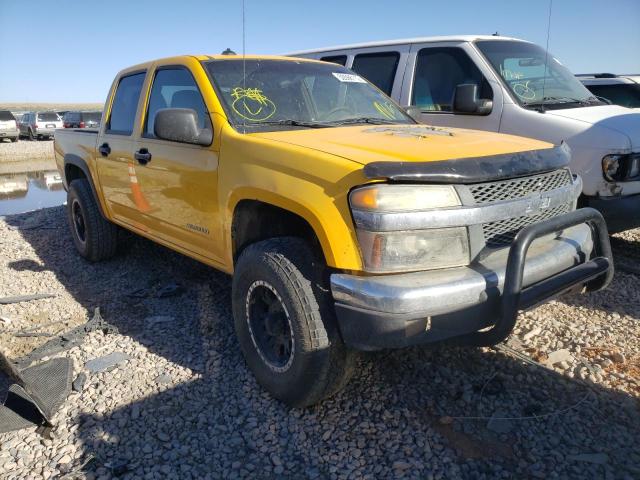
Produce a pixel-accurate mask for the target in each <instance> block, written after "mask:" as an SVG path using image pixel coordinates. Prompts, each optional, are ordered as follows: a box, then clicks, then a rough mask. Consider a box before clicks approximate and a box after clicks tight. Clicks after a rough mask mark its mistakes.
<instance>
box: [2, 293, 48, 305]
mask: <svg viewBox="0 0 640 480" xmlns="http://www.w3.org/2000/svg"><path fill="white" fill-rule="evenodd" d="M55 296H56V294H55V293H34V294H33V295H16V296H13V297H0V305H9V304H10V303H20V302H30V301H32V300H41V299H43V298H51V297H55Z"/></svg>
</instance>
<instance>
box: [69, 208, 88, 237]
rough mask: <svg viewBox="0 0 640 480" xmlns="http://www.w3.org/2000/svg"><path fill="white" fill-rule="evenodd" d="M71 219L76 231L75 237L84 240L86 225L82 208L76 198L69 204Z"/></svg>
mask: <svg viewBox="0 0 640 480" xmlns="http://www.w3.org/2000/svg"><path fill="white" fill-rule="evenodd" d="M71 220H72V221H73V228H74V230H75V232H76V237H77V238H78V240H80V241H81V242H82V243H84V242H85V241H86V233H87V227H86V224H85V221H84V215H83V213H82V208H81V207H80V203H78V201H77V200H74V201H73V203H72V204H71Z"/></svg>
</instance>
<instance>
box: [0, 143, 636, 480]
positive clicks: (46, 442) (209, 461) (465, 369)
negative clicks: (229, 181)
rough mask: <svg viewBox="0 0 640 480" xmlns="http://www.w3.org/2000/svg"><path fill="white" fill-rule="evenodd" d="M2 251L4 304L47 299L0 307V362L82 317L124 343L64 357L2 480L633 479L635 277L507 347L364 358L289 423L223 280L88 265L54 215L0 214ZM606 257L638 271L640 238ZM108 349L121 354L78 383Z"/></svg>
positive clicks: (562, 310)
mask: <svg viewBox="0 0 640 480" xmlns="http://www.w3.org/2000/svg"><path fill="white" fill-rule="evenodd" d="M3 146H4V145H3ZM0 242H1V243H0V246H1V249H0V252H1V256H0V278H2V279H3V280H2V282H1V283H0V296H5V295H13V294H18V293H20V294H25V293H40V292H53V293H56V294H57V296H56V297H55V298H51V299H46V300H37V301H33V302H27V303H21V304H17V305H12V306H0V315H2V316H3V317H9V318H10V319H11V320H10V322H9V323H4V324H1V325H0V328H2V329H4V332H3V333H2V334H1V336H0V342H1V343H0V346H1V348H2V350H3V351H5V352H7V353H8V354H9V356H11V357H13V358H17V357H19V356H21V355H23V354H24V353H26V352H27V351H29V350H30V349H32V348H34V347H35V346H37V345H38V344H39V343H42V341H44V340H46V339H44V340H43V339H42V338H33V339H29V338H27V339H25V338H15V337H14V336H13V334H12V333H8V332H9V331H11V332H15V331H16V330H24V329H28V328H32V327H33V326H36V325H38V324H47V323H51V322H61V323H56V324H54V325H52V326H49V327H43V328H42V329H41V330H39V331H49V332H51V333H55V332H56V331H57V330H58V329H61V330H62V329H68V328H71V327H73V326H75V325H78V324H79V323H81V322H83V321H85V320H86V319H87V318H88V317H90V315H91V312H93V309H94V308H95V307H100V309H101V312H102V315H103V317H104V318H105V319H106V320H107V321H109V322H110V323H111V324H113V325H115V326H116V327H117V328H118V329H119V332H120V333H119V334H108V335H104V334H103V333H101V332H94V333H91V334H90V335H89V336H88V337H87V338H86V339H85V341H84V342H83V343H82V344H81V345H80V346H77V347H75V348H73V349H72V350H69V351H67V352H65V353H64V354H63V355H65V356H68V357H70V358H72V359H73V362H74V366H75V367H74V368H75V374H78V373H81V372H84V373H86V374H87V376H88V379H87V381H86V384H85V386H84V389H83V390H82V391H81V392H79V393H76V392H74V393H72V394H71V395H70V396H69V398H68V400H67V402H66V403H65V405H64V406H63V408H62V409H61V410H60V411H59V412H58V413H57V415H56V417H55V424H56V427H55V429H54V431H53V435H52V438H51V439H46V438H43V437H42V436H40V435H39V434H37V433H36V432H35V429H25V430H21V431H18V432H12V433H8V434H3V435H0V444H1V446H0V478H7V479H9V478H11V479H13V478H15V479H27V478H113V477H119V478H127V479H138V478H258V479H260V478H274V477H277V478H323V479H324V478H331V479H343V478H344V479H346V478H372V479H373V478H376V479H377V478H394V477H395V478H400V477H405V478H420V479H432V478H456V479H457V478H473V479H478V478H487V479H489V478H491V479H493V478H514V479H523V478H558V479H560V478H576V479H585V478H598V479H600V478H606V479H634V478H640V447H638V439H639V438H640V415H639V413H640V412H639V402H638V399H639V397H640V359H639V357H638V352H640V348H639V346H640V345H639V344H640V340H639V339H640V335H639V334H640V322H639V320H638V319H640V276H637V275H634V274H630V273H625V272H622V271H620V272H618V273H617V274H616V277H615V280H614V283H613V284H612V286H611V287H610V288H609V289H608V290H607V291H605V292H599V293H596V294H592V295H590V296H566V297H563V298H561V299H559V300H558V301H555V302H552V303H550V304H547V305H544V306H542V307H539V308H537V309H535V310H533V311H531V312H528V313H526V314H523V315H521V317H520V321H519V324H518V329H517V330H516V331H515V332H514V335H512V337H511V339H510V340H509V341H508V344H507V345H508V348H507V349H500V350H493V349H478V348H475V349H474V348H469V349H462V348H413V349H406V350H401V351H389V352H379V353H374V354H367V355H365V356H363V358H362V360H361V363H360V366H359V368H358V369H357V374H356V375H355V377H354V379H353V380H352V382H351V383H350V384H349V385H348V387H347V388H346V389H345V390H344V391H343V392H341V393H339V394H337V395H336V396H335V397H334V398H332V399H329V400H327V401H325V402H323V403H322V404H320V405H317V406H315V407H312V408H309V409H305V410H297V409H289V408H287V407H285V406H283V405H282V404H280V403H279V402H277V401H274V400H273V399H271V398H270V397H269V396H268V395H267V394H266V393H264V391H262V390H261V389H260V387H259V386H257V385H256V382H255V380H254V378H253V376H252V375H251V373H250V372H249V371H248V370H247V368H246V366H245V364H244V361H243V359H242V356H241V354H240V351H239V347H238V344H237V342H236V339H235V336H234V333H233V325H232V320H231V316H230V311H231V308H230V302H229V297H230V279H229V277H227V276H225V275H223V274H220V273H217V272H215V271H212V270H211V269H209V268H207V267H205V266H203V265H200V264H198V263H196V262H195V261H192V260H190V259H187V258H185V257H183V256H180V255H178V254H175V253H173V252H170V251H168V250H166V249H164V248H162V247H160V246H157V245H155V244H153V243H151V242H149V241H146V240H143V239H137V238H134V239H129V240H128V241H127V242H126V248H123V251H122V252H121V254H120V255H119V256H118V257H117V258H116V259H114V260H111V261H109V262H105V263H101V264H97V265H92V264H88V263H86V262H85V261H83V260H81V259H80V258H79V257H78V256H77V255H76V254H75V251H74V250H73V246H72V243H71V240H70V237H69V236H68V234H67V230H66V223H65V217H64V210H63V207H58V208H51V209H47V210H41V211H38V212H34V213H31V214H23V215H15V216H11V217H6V218H5V219H4V220H3V221H0ZM615 245H616V252H617V253H620V252H622V253H624V254H625V255H627V256H633V255H635V254H636V253H635V252H637V255H638V258H640V231H632V232H628V233H627V234H624V235H620V236H618V237H617V238H616V239H615ZM176 284H177V285H178V286H179V287H180V288H176ZM167 291H168V292H170V293H174V295H172V296H168V297H163V296H162V293H163V292H165V293H166V292H167ZM114 352H121V353H123V354H125V355H126V356H127V357H128V358H126V359H125V360H124V361H123V362H122V363H121V364H120V365H118V366H117V367H115V368H114V369H111V370H108V371H103V372H100V373H90V372H88V371H87V369H86V367H85V363H86V362H87V361H88V360H91V359H94V358H97V357H102V356H104V355H107V354H110V353H114ZM527 358H532V359H535V360H537V361H539V362H541V363H543V364H545V365H546V366H544V367H541V366H538V365H532V364H531V363H527V362H526V361H525V360H526V359H527ZM0 380H2V379H0ZM0 388H2V381H0ZM5 388H6V387H5ZM91 458H93V460H92V461H90V462H89V463H88V464H87V465H86V466H85V467H84V470H82V471H81V469H80V467H81V466H82V465H83V464H84V463H86V462H87V460H90V459H91ZM65 475H66V476H65Z"/></svg>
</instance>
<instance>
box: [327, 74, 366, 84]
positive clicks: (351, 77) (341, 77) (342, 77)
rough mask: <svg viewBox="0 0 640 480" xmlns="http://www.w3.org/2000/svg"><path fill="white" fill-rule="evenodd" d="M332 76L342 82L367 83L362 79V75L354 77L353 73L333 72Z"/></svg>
mask: <svg viewBox="0 0 640 480" xmlns="http://www.w3.org/2000/svg"><path fill="white" fill-rule="evenodd" d="M331 74H332V75H333V76H334V77H336V78H337V79H338V80H340V81H341V82H350V83H367V81H366V80H365V79H364V78H362V77H361V76H360V75H354V74H352V73H338V72H331Z"/></svg>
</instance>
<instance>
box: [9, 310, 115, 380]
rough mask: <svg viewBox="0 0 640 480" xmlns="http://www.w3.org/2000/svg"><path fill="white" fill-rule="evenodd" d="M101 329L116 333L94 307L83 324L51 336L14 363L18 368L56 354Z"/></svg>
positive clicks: (105, 331)
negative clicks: (91, 314) (91, 315)
mask: <svg viewBox="0 0 640 480" xmlns="http://www.w3.org/2000/svg"><path fill="white" fill-rule="evenodd" d="M95 331H101V332H102V333H104V334H105V335H108V334H112V333H118V329H117V328H116V327H115V326H113V325H111V324H109V323H107V321H105V320H104V318H102V315H100V308H96V309H95V311H94V313H93V318H92V319H91V320H89V321H88V322H86V323H85V324H83V325H80V326H78V327H76V328H74V329H72V330H69V331H68V332H66V333H63V334H62V335H59V336H57V337H54V338H52V339H51V340H49V341H47V342H46V343H44V344H43V345H41V346H40V347H38V348H36V349H34V350H33V351H32V352H31V353H29V354H28V355H25V356H24V357H22V358H20V359H19V360H18V361H16V362H15V365H16V366H17V367H18V368H20V367H22V368H24V367H27V366H29V365H31V363H32V362H35V361H37V360H40V359H41V358H44V357H50V356H52V355H57V354H58V353H60V352H64V351H66V350H69V349H71V348H73V347H75V346H77V345H80V344H81V343H82V341H83V340H84V337H85V336H86V335H87V334H88V333H91V332H95Z"/></svg>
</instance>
